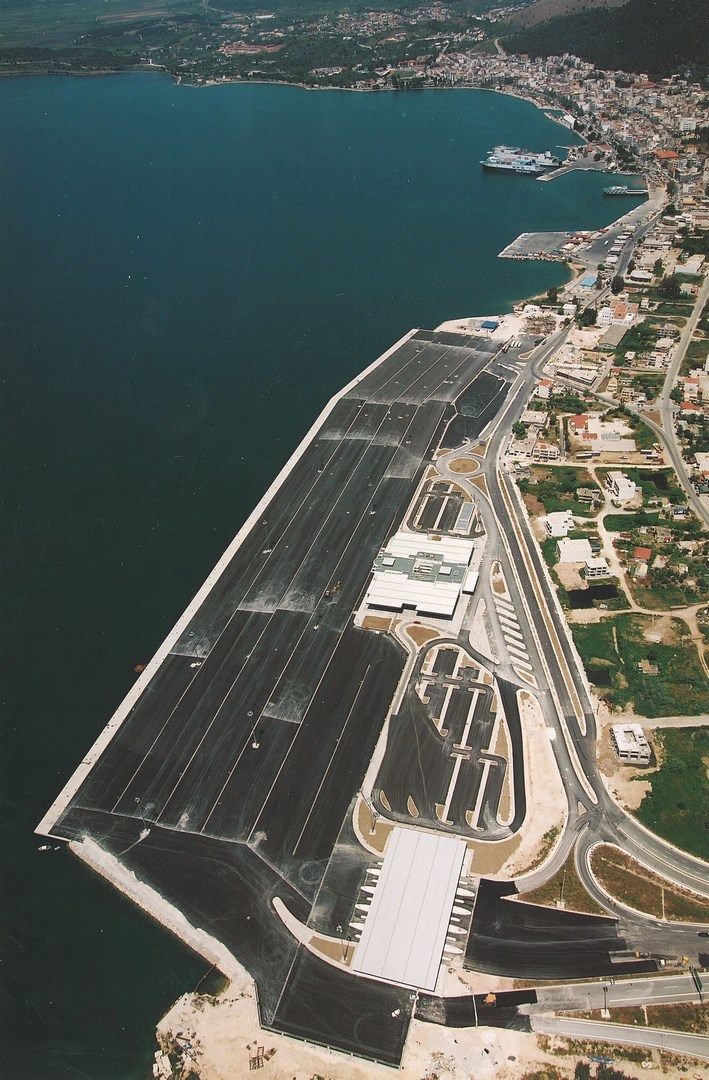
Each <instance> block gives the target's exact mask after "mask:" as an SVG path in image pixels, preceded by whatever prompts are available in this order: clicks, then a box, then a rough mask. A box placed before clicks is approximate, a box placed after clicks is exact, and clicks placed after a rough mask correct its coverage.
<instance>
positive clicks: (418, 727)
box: [374, 642, 526, 840]
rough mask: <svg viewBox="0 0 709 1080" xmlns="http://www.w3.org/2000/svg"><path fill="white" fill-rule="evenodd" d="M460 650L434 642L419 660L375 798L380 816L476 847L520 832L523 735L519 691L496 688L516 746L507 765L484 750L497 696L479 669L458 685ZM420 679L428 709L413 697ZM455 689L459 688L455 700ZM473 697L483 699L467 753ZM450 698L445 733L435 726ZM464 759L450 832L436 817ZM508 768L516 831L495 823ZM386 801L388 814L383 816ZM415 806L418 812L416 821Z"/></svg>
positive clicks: (392, 724)
mask: <svg viewBox="0 0 709 1080" xmlns="http://www.w3.org/2000/svg"><path fill="white" fill-rule="evenodd" d="M434 649H437V654H436V659H435V662H434V666H433V670H432V671H431V673H430V674H428V675H425V676H424V675H422V671H421V669H422V667H423V666H424V664H425V663H426V659H427V657H428V655H429V653H430V652H431V651H432V650H434ZM459 649H460V647H458V648H456V649H453V648H446V647H441V644H440V642H436V643H435V644H434V645H432V646H431V648H430V649H428V650H425V651H422V652H421V654H420V656H419V658H418V660H417V664H416V667H415V670H414V672H413V674H412V677H411V680H410V683H409V686H408V688H407V691H406V694H405V695H404V699H403V701H402V704H401V707H400V709H399V712H398V713H397V714H396V715H394V716H392V717H391V719H390V721H389V739H388V742H387V748H386V752H385V755H384V759H383V761H382V764H381V767H380V769H379V773H378V775H377V779H376V783H375V787H374V798H375V801H376V803H377V805H378V808H379V809H380V811H381V812H382V813H384V812H386V813H387V815H388V816H391V817H394V818H395V819H396V820H398V821H401V822H402V823H407V824H413V823H414V822H418V823H419V824H425V825H426V826H427V827H428V828H434V829H438V830H442V831H444V832H450V833H454V834H456V835H462V836H470V837H475V838H476V839H478V840H500V839H503V838H505V837H508V836H510V835H511V834H512V833H513V832H516V831H517V829H518V828H519V827H520V825H521V824H522V821H523V820H524V816H525V813H526V799H525V790H524V764H523V747H522V731H521V725H520V718H519V710H518V707H517V700H516V696H515V695H516V689H517V688H516V687H514V686H511V685H509V684H507V683H504V682H503V681H502V680H498V688H499V690H500V693H501V696H502V700H503V704H504V707H505V715H506V718H507V727H508V730H509V733H510V741H511V744H512V763H511V765H510V762H508V761H506V760H505V758H502V757H500V756H499V755H496V754H492V753H490V752H488V750H487V748H488V746H489V745H490V739H491V735H492V730H493V726H494V723H495V714H494V712H493V711H492V705H493V694H492V688H491V687H490V686H487V685H485V684H484V683H482V682H481V681H480V670H479V668H477V667H461V668H459V670H458V675H457V676H456V677H455V678H453V675H452V673H453V670H454V668H455V663H456V655H457V654H458V652H459ZM468 655H469V656H470V654H468ZM421 678H425V679H426V680H427V682H428V685H427V686H426V691H425V697H426V699H427V700H426V702H425V703H424V702H423V701H422V700H421V698H420V696H419V695H418V694H417V693H416V691H415V689H414V686H415V684H416V683H417V682H418V681H419V680H420V679H421ZM450 687H454V689H453V690H452V692H451V691H450V689H449V688H450ZM474 690H477V691H479V695H478V697H477V701H476V702H475V708H474V712H473V717H472V724H471V726H470V730H469V732H468V735H467V740H466V744H465V745H466V747H469V748H470V749H469V750H464V751H462V752H461V750H460V747H461V744H462V738H463V733H464V729H465V726H466V721H467V719H468V715H469V711H470V707H471V700H472V698H471V692H472V691H474ZM447 695H449V696H448V705H447V709H446V713H445V718H444V723H443V727H442V729H441V730H440V731H439V730H438V729H437V727H436V725H435V723H434V719H438V718H439V717H440V716H441V713H442V710H443V706H444V702H445V701H446V697H447ZM461 753H462V758H463V759H462V761H461V765H460V767H459V772H458V778H457V781H456V785H455V789H454V792H453V798H452V800H451V803H450V808H449V811H448V817H447V821H448V822H450V824H445V823H442V822H441V820H440V817H439V816H438V814H437V811H436V805H437V804H438V805H444V804H445V802H446V795H447V792H448V787H449V784H450V782H451V777H452V773H453V768H454V761H455V757H456V755H459V754H461ZM485 762H489V763H490V767H489V768H488V771H487V777H486V779H485V790H484V792H483V795H482V803H481V811H480V815H479V821H478V823H477V826H476V827H475V828H472V827H471V825H470V823H469V822H468V820H467V817H466V815H467V814H468V813H469V812H472V811H473V810H474V808H475V807H476V804H477V802H478V798H479V795H480V785H481V784H482V783H483V778H484V776H485V774H484V765H485ZM510 767H511V768H512V784H513V790H514V795H515V816H514V820H513V822H512V823H511V825H509V826H503V825H500V824H499V823H498V821H497V814H498V808H499V803H500V798H501V795H502V787H503V782H504V779H505V774H506V771H507V770H508V768H510ZM382 796H384V798H385V799H386V806H387V807H390V808H391V809H390V810H388V809H387V810H386V811H385V810H384V806H385V804H384V803H383V801H382ZM410 800H413V803H414V806H415V812H414V813H412V809H411V805H410Z"/></svg>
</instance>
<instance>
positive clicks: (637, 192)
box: [603, 184, 647, 198]
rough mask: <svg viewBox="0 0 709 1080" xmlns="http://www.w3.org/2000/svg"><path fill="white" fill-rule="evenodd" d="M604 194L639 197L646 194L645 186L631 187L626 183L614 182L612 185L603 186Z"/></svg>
mask: <svg viewBox="0 0 709 1080" xmlns="http://www.w3.org/2000/svg"><path fill="white" fill-rule="evenodd" d="M603 194H604V195H634V196H635V197H636V198H639V197H640V196H641V195H647V188H631V187H628V185H627V184H614V185H613V187H604V189H603Z"/></svg>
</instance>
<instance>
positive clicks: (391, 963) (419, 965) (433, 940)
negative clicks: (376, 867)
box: [352, 827, 466, 991]
mask: <svg viewBox="0 0 709 1080" xmlns="http://www.w3.org/2000/svg"><path fill="white" fill-rule="evenodd" d="M465 851H466V844H465V841H464V840H460V839H459V838H457V837H454V836H437V835H435V834H434V833H428V832H423V831H422V830H419V829H402V828H400V827H395V828H394V829H393V830H392V833H391V836H390V838H389V843H388V845H387V849H386V854H385V857H384V863H383V865H382V868H381V873H380V875H379V879H378V881H377V884H376V886H375V889H374V894H373V896H372V903H371V907H370V909H369V912H368V913H367V916H366V921H365V924H364V930H363V931H362V936H361V938H360V940H359V942H358V944H357V948H356V951H355V955H354V960H353V962H352V969H353V970H354V971H359V972H361V973H362V974H364V975H375V976H377V977H378V978H381V979H386V980H388V981H389V982H396V983H403V984H404V985H405V986H415V987H418V988H419V989H420V990H430V991H433V990H435V988H436V979H437V978H438V969H439V967H440V964H441V957H442V955H443V947H444V945H445V941H446V934H447V933H448V925H449V923H450V917H451V911H452V909H453V903H454V900H455V893H456V888H457V886H458V881H459V879H460V872H461V870H462V867H463V858H464V856H465Z"/></svg>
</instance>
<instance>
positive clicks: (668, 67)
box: [504, 0, 709, 79]
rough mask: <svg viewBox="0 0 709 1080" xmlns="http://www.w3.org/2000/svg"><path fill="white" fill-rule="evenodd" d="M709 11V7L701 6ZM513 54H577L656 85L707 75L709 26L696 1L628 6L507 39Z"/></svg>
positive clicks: (633, 0)
mask: <svg viewBox="0 0 709 1080" xmlns="http://www.w3.org/2000/svg"><path fill="white" fill-rule="evenodd" d="M702 6H703V8H704V10H705V11H706V5H705V4H704V5H702ZM504 45H505V48H506V49H507V50H508V51H509V52H518V53H519V52H522V53H529V54H530V55H531V56H563V54H564V53H573V54H574V55H575V56H580V57H582V58H583V59H584V60H588V61H589V62H590V63H593V64H595V65H596V66H597V67H599V68H603V69H604V70H610V71H614V70H618V69H620V70H623V71H639V72H641V71H642V72H644V71H647V72H648V73H649V74H650V77H651V78H654V79H658V78H663V77H664V76H667V75H672V74H674V73H675V72H685V71H688V72H689V73H690V74H691V75H692V76H694V77H701V76H702V75H704V74H706V72H707V66H708V65H707V57H709V20H707V19H706V18H701V17H700V16H699V12H698V10H697V6H696V4H695V3H694V0H673V2H672V3H671V4H668V3H667V2H666V0H629V2H628V3H627V4H624V5H623V6H622V7H620V8H616V9H612V10H602V9H596V10H592V11H582V12H578V13H574V14H571V15H564V16H559V17H557V18H555V19H550V20H549V21H548V22H545V23H541V24H540V25H538V26H535V27H532V28H530V29H529V30H524V31H520V32H519V33H513V34H511V35H510V36H509V37H506V38H505V39H504Z"/></svg>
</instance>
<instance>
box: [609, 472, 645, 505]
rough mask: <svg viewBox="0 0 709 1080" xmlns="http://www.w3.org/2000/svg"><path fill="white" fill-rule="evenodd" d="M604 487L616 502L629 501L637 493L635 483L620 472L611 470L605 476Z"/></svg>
mask: <svg viewBox="0 0 709 1080" xmlns="http://www.w3.org/2000/svg"><path fill="white" fill-rule="evenodd" d="M606 487H607V488H608V490H609V491H610V493H611V497H612V498H614V499H617V500H618V502H621V503H624V502H630V501H631V500H632V499H634V498H635V496H636V495H637V491H638V489H637V485H636V484H635V481H634V480H629V479H628V477H627V476H625V474H624V473H622V472H616V471H611V472H609V473H608V475H607V476H606Z"/></svg>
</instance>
